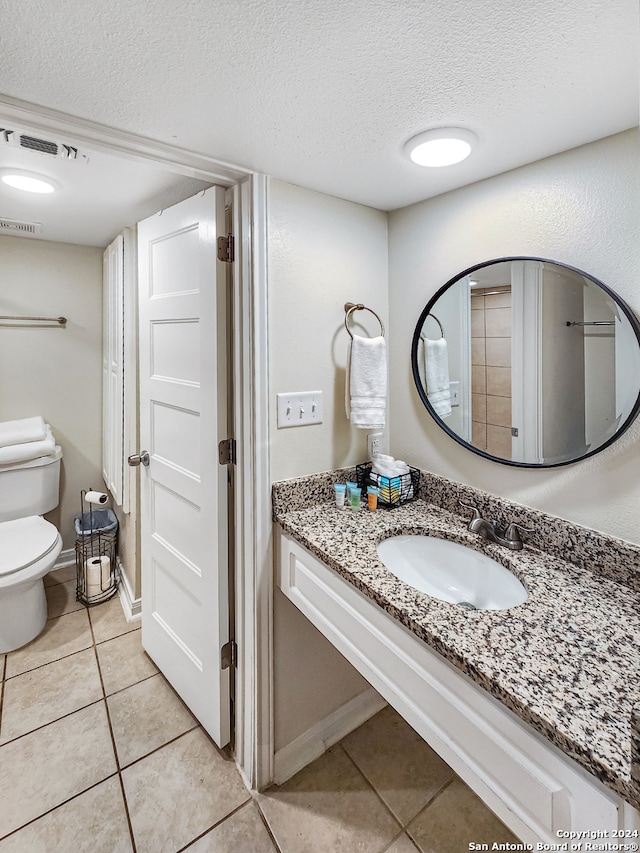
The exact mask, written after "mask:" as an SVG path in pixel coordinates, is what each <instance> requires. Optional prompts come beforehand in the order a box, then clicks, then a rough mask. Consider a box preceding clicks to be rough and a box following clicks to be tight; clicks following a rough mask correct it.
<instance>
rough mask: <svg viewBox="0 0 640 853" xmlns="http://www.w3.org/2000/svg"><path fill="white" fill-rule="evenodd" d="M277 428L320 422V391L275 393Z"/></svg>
mask: <svg viewBox="0 0 640 853" xmlns="http://www.w3.org/2000/svg"><path fill="white" fill-rule="evenodd" d="M276 396H277V401H278V429H288V428H289V427H297V426H308V425H309V424H321V423H322V391H290V392H289V393H286V394H277V395H276Z"/></svg>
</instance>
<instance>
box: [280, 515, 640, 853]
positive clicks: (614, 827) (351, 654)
mask: <svg viewBox="0 0 640 853" xmlns="http://www.w3.org/2000/svg"><path fill="white" fill-rule="evenodd" d="M276 529H277V530H278V534H277V537H276V538H277V547H278V554H277V574H278V577H277V583H278V585H279V587H280V589H281V590H282V592H283V593H284V594H285V595H286V596H287V598H289V599H290V600H291V601H292V602H293V604H295V605H296V607H297V608H298V609H299V610H300V611H301V612H302V613H303V614H304V615H305V616H306V617H307V618H308V619H309V620H310V621H311V622H312V623H313V624H314V625H315V627H316V628H318V630H319V631H321V632H322V634H324V636H325V637H326V638H327V639H328V640H329V641H330V642H331V643H332V644H333V645H334V646H335V647H336V648H337V649H338V651H340V652H341V653H342V654H343V655H344V657H345V658H347V660H348V661H349V662H350V663H351V664H352V665H353V666H354V667H355V668H356V669H357V670H358V671H359V672H360V673H361V674H362V676H363V677H364V678H366V679H367V681H368V682H369V683H370V684H371V685H372V686H373V687H374V688H375V689H376V690H377V691H378V692H379V693H380V694H381V696H383V697H384V699H386V701H387V702H388V703H389V704H390V705H392V706H393V707H394V708H395V709H396V711H398V713H399V714H401V715H402V716H403V717H404V719H405V720H406V721H407V722H408V723H409V724H410V725H411V726H412V727H413V728H414V729H415V731H416V732H418V734H420V735H421V737H423V738H424V740H425V741H426V742H427V743H428V744H429V745H430V746H431V747H432V748H433V749H434V750H435V751H436V752H437V753H438V754H439V755H440V756H441V757H442V758H443V759H444V760H445V761H446V762H447V763H448V764H449V765H450V766H451V767H452V768H453V770H454V771H455V772H456V773H458V775H459V776H461V777H462V779H464V781H465V782H466V783H467V784H468V785H469V786H470V787H471V788H472V789H473V790H474V791H475V792H476V793H477V794H478V796H479V797H481V799H482V800H483V801H484V802H485V803H486V804H487V805H488V806H489V808H491V809H492V810H493V811H494V812H495V814H496V815H497V816H498V817H499V818H500V819H501V820H502V821H503V822H504V823H505V824H506V825H507V826H508V827H509V829H511V831H512V832H513V833H514V834H515V835H517V836H518V837H519V838H520V839H521V840H522V841H523V842H525V843H527V844H532V845H534V847H533V849H535V845H536V844H537V843H540V842H542V843H546V844H549V845H552V844H554V845H560V844H564V843H565V842H567V840H568V836H567V835H565V833H569V832H580V831H583V832H584V831H588V832H592V831H599V832H607V833H608V837H607V838H606V840H607V841H608V842H610V843H611V844H614V843H619V842H624V840H625V839H623V838H616V837H615V836H614V835H613V833H615V832H619V831H620V830H623V829H626V830H631V831H633V830H640V813H638V812H637V811H636V810H635V809H633V808H632V807H631V806H630V805H628V804H627V803H626V802H625V801H624V800H623V799H622V798H620V797H619V796H617V795H616V794H615V793H614V792H613V791H611V790H610V789H608V788H606V787H605V786H604V785H602V784H601V783H600V782H599V781H598V780H597V779H596V778H595V777H594V776H592V775H591V774H589V773H587V772H586V771H585V770H584V769H583V768H581V767H580V766H579V765H578V764H576V763H575V762H574V761H573V760H571V759H569V758H568V757H567V756H566V755H564V753H562V752H561V751H560V750H559V749H558V748H557V747H555V746H554V745H553V744H551V743H550V742H549V741H548V740H546V739H545V738H543V737H542V736H541V735H539V734H538V733H537V732H535V731H534V730H533V729H532V728H530V727H529V726H528V725H526V724H525V723H524V722H523V721H522V720H520V719H519V718H518V717H517V716H516V715H515V714H514V713H513V712H511V711H510V710H508V709H507V708H506V707H505V706H503V705H502V704H500V703H499V702H498V701H497V700H496V699H494V698H493V697H492V696H490V695H489V694H488V693H487V692H486V691H484V690H483V689H481V688H480V687H478V686H477V685H476V684H475V683H474V682H473V681H471V679H470V678H468V677H467V676H466V675H464V674H463V673H462V672H460V671H459V670H458V669H456V668H455V667H454V666H453V665H452V664H450V663H449V662H448V661H446V660H445V659H444V658H443V657H442V656H441V655H439V654H438V653H437V652H435V651H433V650H432V649H431V648H430V647H429V646H428V645H426V644H425V643H424V642H422V641H421V640H420V639H418V638H417V637H416V636H415V635H414V634H412V633H411V632H410V631H409V630H408V629H406V628H405V627H404V626H403V625H401V624H400V623H399V622H398V621H396V620H395V619H393V618H392V617H391V616H389V614H387V613H386V611H385V610H383V609H382V608H381V607H379V606H378V605H376V604H375V603H374V602H373V601H371V600H370V599H369V598H367V597H366V596H365V595H363V594H361V593H360V592H359V591H358V590H357V589H356V588H355V587H353V586H352V585H351V584H350V583H348V582H347V581H346V580H344V579H343V578H342V577H340V575H338V574H337V573H336V572H334V571H333V570H332V569H330V568H329V567H328V566H326V565H325V564H324V563H322V562H321V561H320V560H319V559H318V558H317V557H315V556H314V555H313V554H311V553H310V552H309V551H308V550H307V549H305V548H304V547H302V546H301V545H300V544H299V543H298V542H297V541H296V540H295V539H293V538H291V537H290V536H289V535H288V534H286V533H283V532H282V530H281V529H280V528H279V527H277V528H276ZM631 840H634V841H637V839H631ZM551 849H554V848H551ZM555 849H562V848H558V847H556V848H555ZM564 849H569V850H570V849H571V843H570V842H569V845H568V847H566V848H564ZM574 849H575V848H574ZM581 849H585V848H584V847H582V848H581ZM611 849H616V848H613V847H612V848H611Z"/></svg>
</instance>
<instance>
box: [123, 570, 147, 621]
mask: <svg viewBox="0 0 640 853" xmlns="http://www.w3.org/2000/svg"><path fill="white" fill-rule="evenodd" d="M117 564H118V571H119V572H120V583H119V584H118V595H119V596H120V604H121V605H122V609H123V611H124V615H125V617H126V620H127V622H135V621H137V620H138V619H142V599H141V598H134V597H133V591H132V589H131V586H130V584H129V579H128V578H127V576H126V574H125V571H124V566H123V565H122V561H121V560H120V557H118V560H117Z"/></svg>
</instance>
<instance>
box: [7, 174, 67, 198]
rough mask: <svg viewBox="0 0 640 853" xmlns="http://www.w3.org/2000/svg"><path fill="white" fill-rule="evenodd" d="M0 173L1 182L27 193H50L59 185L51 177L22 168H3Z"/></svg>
mask: <svg viewBox="0 0 640 853" xmlns="http://www.w3.org/2000/svg"><path fill="white" fill-rule="evenodd" d="M0 175H1V176H2V182H3V183H5V184H7V185H8V186H10V187H13V188H14V189H16V190H24V191H25V192H28V193H52V192H54V191H55V190H57V189H59V187H60V184H58V183H57V181H54V180H53V179H52V178H49V177H46V176H45V175H38V174H37V173H36V172H25V171H24V170H22V169H3V170H2V172H0Z"/></svg>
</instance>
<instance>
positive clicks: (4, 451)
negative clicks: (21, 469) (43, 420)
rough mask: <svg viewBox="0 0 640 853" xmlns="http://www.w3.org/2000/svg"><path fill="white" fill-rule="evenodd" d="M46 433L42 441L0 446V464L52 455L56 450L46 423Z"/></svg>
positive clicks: (49, 428) (11, 463)
mask: <svg viewBox="0 0 640 853" xmlns="http://www.w3.org/2000/svg"><path fill="white" fill-rule="evenodd" d="M46 433H47V434H46V438H44V439H42V441H26V442H24V443H23V444H12V445H10V446H9V447H0V465H14V464H15V463H16V462H28V461H29V460H30V459H37V458H38V457H40V456H52V455H53V454H54V453H55V452H56V443H55V441H54V438H53V435H52V434H51V427H50V426H49V425H48V424H47V425H46Z"/></svg>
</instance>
